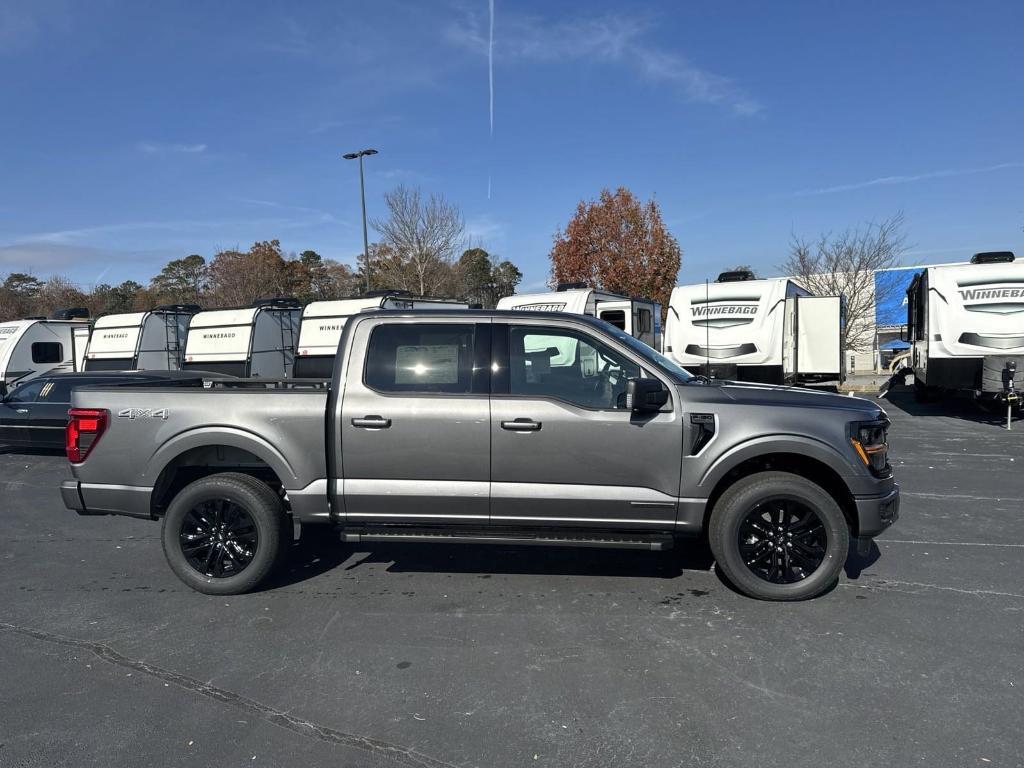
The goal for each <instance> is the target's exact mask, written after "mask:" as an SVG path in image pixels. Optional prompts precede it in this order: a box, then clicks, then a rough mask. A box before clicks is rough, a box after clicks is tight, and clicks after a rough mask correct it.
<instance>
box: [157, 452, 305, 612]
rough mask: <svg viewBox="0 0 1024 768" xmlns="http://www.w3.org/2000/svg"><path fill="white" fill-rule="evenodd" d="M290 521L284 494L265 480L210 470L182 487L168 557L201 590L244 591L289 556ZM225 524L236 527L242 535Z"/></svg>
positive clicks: (166, 537) (170, 511) (169, 525)
mask: <svg viewBox="0 0 1024 768" xmlns="http://www.w3.org/2000/svg"><path fill="white" fill-rule="evenodd" d="M221 520H223V523H222V524H221V523H220V522H217V521H221ZM286 523H287V518H286V516H285V513H284V507H283V505H282V503H281V499H280V498H278V496H277V494H275V493H274V491H273V490H272V489H271V488H270V486H268V485H267V484H266V483H264V482H262V481H260V480H257V479H256V478H255V477H251V476H250V475H243V474H240V473H237V472H222V473H220V474H216V475H210V476H209V477H204V478H202V479H201V480H196V481H195V482H194V483H192V484H190V485H188V486H186V487H185V488H184V489H182V491H181V492H180V493H179V494H178V495H177V496H175V497H174V500H173V501H172V502H171V504H170V506H169V507H168V508H167V514H166V515H164V520H163V531H162V535H161V538H162V539H163V547H164V556H165V557H166V558H167V563H168V564H169V565H170V566H171V570H172V571H174V573H175V575H176V576H177V577H178V578H179V579H181V580H182V581H183V582H185V583H186V584H187V585H188V586H190V587H192V589H194V590H196V591H197V592H202V593H203V594H207V595H239V594H242V593H244V592H250V591H252V590H254V589H256V588H257V587H259V586H260V585H261V584H262V583H263V582H264V581H265V580H266V579H267V577H268V576H269V575H270V573H271V571H273V569H274V566H275V565H276V564H277V563H278V561H279V560H280V559H281V558H282V557H283V556H284V554H285V552H286V549H287V546H288V544H289V543H290V541H289V540H288V537H286V536H285V535H284V529H285V525H286ZM226 526H235V528H234V531H235V532H237V533H238V538H237V539H236V538H235V533H234V532H232V530H231V529H226ZM215 529H216V530H215ZM243 537H244V540H243ZM207 542H208V543H209V546H206V543H207ZM189 544H191V546H189ZM186 549H187V550H188V554H187V553H186ZM211 552H213V554H212V555H211V554H210V553H211ZM218 555H219V560H218ZM190 558H191V561H190ZM197 561H204V562H199V564H198V565H197V564H196V562H197ZM211 563H212V564H211ZM243 563H244V564H243Z"/></svg>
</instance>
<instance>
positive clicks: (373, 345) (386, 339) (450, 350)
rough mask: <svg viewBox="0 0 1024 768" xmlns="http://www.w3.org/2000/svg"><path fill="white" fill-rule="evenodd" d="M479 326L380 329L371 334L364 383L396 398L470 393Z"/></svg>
mask: <svg viewBox="0 0 1024 768" xmlns="http://www.w3.org/2000/svg"><path fill="white" fill-rule="evenodd" d="M474 348H475V332H474V326H473V325H461V324H455V323H431V324H424V323H415V324H413V323H409V324H398V323H396V324H388V325H379V326H377V327H376V328H374V329H373V331H372V332H371V334H370V343H369V347H368V349H367V353H366V369H365V371H364V378H363V381H364V383H365V384H366V385H367V386H368V387H370V388H371V389H375V390H377V391H378V392H386V393H396V394H456V395H458V394H468V393H470V392H471V391H472V385H473V357H474Z"/></svg>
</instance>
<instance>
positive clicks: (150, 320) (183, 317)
mask: <svg viewBox="0 0 1024 768" xmlns="http://www.w3.org/2000/svg"><path fill="white" fill-rule="evenodd" d="M198 311H199V307H197V306H196V305H195V304H173V305H168V306H163V307H156V308H155V309H151V310H149V311H148V312H126V313H122V314H116V315H104V316H103V317H100V318H97V319H96V322H95V323H94V324H93V328H92V336H91V337H90V339H89V346H88V348H87V349H86V350H85V370H87V371H176V370H178V369H180V368H181V364H182V362H183V360H182V358H183V353H184V351H185V336H186V334H187V333H188V324H189V321H190V320H191V319H192V316H193V315H194V314H195V313H196V312H198Z"/></svg>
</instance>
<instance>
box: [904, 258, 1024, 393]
mask: <svg viewBox="0 0 1024 768" xmlns="http://www.w3.org/2000/svg"><path fill="white" fill-rule="evenodd" d="M907 337H908V338H907V340H908V341H910V342H911V344H912V345H913V349H912V352H911V364H912V366H913V370H914V386H915V391H916V394H917V395H918V397H919V399H929V398H930V397H931V396H932V395H934V394H937V393H938V392H939V391H940V390H972V391H973V392H975V393H977V394H980V395H984V396H998V395H1000V394H1002V393H1003V392H1004V390H1005V388H1006V386H1005V382H1004V371H1006V370H1007V365H1008V364H1010V363H1012V364H1013V366H1014V367H1015V368H1016V370H1017V371H1021V378H1024V263H1017V262H1015V261H1014V257H1013V254H1012V253H1010V252H1009V251H999V252H992V253H978V254H975V256H974V257H973V258H972V259H971V261H970V263H969V264H949V265H943V266H936V267H926V268H924V269H923V270H922V271H921V272H920V273H919V274H918V275H917V276H916V277H915V278H914V279H913V281H912V282H911V283H910V287H909V288H908V289H907Z"/></svg>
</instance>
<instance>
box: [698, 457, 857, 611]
mask: <svg viewBox="0 0 1024 768" xmlns="http://www.w3.org/2000/svg"><path fill="white" fill-rule="evenodd" d="M808 513H809V514H808ZM776 515H778V517H776ZM815 519H816V521H817V523H818V524H816V523H815ZM786 520H790V521H791V522H789V523H786V524H785V527H784V526H783V523H784V522H785V521H786ZM776 523H777V525H776ZM765 528H767V529H768V530H767V531H764V529H765ZM776 529H777V530H776ZM794 534H795V535H796V536H797V537H798V538H796V539H794V538H793V537H794ZM708 539H709V543H710V545H711V551H712V553H713V554H714V556H715V561H716V563H717V567H718V568H719V569H721V573H722V575H723V576H724V577H725V578H726V579H727V580H728V581H729V582H730V583H731V584H732V585H733V586H734V587H735V588H736V589H738V590H739V591H740V592H742V593H743V594H745V595H748V596H749V597H754V598H757V599H759V600H807V599H809V598H812V597H816V596H818V595H820V594H821V593H822V592H825V591H827V590H829V589H831V588H832V587H833V586H834V585H835V583H836V581H837V580H838V578H839V573H840V571H841V570H842V568H843V565H844V564H845V562H846V556H847V553H848V550H849V546H850V532H849V529H848V527H847V524H846V518H845V517H844V516H843V511H842V510H841V509H840V508H839V505H838V504H837V503H836V501H835V499H833V498H832V497H831V496H830V495H829V494H828V493H827V492H826V491H825V490H824V489H823V488H821V486H819V485H816V484H815V483H813V482H811V481H810V480H808V479H807V478H805V477H801V476H800V475H794V474H791V473H789V472H759V473H757V474H755V475H749V476H748V477H745V478H743V479H742V480H739V481H737V482H736V483H735V484H734V485H732V486H730V487H729V488H728V489H727V490H726V491H725V493H723V494H722V496H721V497H720V498H719V499H718V502H717V503H716V504H715V508H714V510H713V511H712V513H711V522H710V525H709V526H708ZM794 544H796V545H797V548H796V549H794V548H793V546H794ZM766 552H767V555H766V554H765V553H766ZM819 557H820V560H819ZM766 558H767V559H766ZM798 558H799V559H798ZM751 561H754V564H753V565H748V562H751ZM814 562H817V565H815V566H814V567H813V568H812V567H811V564H812V563H814ZM776 563H778V565H776ZM761 570H767V571H768V573H767V574H766V573H763V572H760V571H761Z"/></svg>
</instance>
